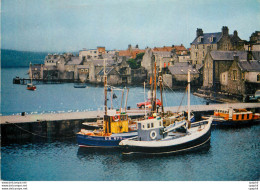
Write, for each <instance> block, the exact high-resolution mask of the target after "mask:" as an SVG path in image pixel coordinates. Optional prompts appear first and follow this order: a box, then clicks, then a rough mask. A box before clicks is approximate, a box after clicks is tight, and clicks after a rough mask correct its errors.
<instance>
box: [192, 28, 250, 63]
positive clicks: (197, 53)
mask: <svg viewBox="0 0 260 190" xmlns="http://www.w3.org/2000/svg"><path fill="white" fill-rule="evenodd" d="M244 44H245V41H243V40H241V39H240V38H239V36H238V32H237V31H236V30H235V31H234V33H233V34H232V35H230V34H229V29H228V27H227V26H223V27H222V32H215V33H203V30H202V29H201V28H197V31H196V37H195V39H194V40H193V42H192V43H191V52H190V53H191V54H190V55H191V61H192V64H204V59H205V56H206V54H207V48H208V47H209V48H210V50H223V51H232V50H244Z"/></svg>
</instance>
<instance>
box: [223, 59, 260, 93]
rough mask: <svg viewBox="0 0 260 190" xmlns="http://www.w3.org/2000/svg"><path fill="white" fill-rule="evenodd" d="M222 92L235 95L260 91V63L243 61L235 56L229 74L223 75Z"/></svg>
mask: <svg viewBox="0 0 260 190" xmlns="http://www.w3.org/2000/svg"><path fill="white" fill-rule="evenodd" d="M220 83H221V91H222V92H227V93H230V94H235V95H243V96H244V97H245V96H246V95H247V94H253V93H255V91H256V90H258V89H260V62H259V61H258V60H247V59H246V60H241V59H239V56H238V55H234V58H233V61H232V64H231V66H230V68H229V70H228V71H227V72H224V73H221V77H220Z"/></svg>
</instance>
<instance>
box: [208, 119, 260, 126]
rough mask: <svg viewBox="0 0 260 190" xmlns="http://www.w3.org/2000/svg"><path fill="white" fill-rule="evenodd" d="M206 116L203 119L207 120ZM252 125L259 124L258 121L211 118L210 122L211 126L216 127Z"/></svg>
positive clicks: (259, 121)
mask: <svg viewBox="0 0 260 190" xmlns="http://www.w3.org/2000/svg"><path fill="white" fill-rule="evenodd" d="M208 118H209V117H208V116H204V117H203V119H208ZM254 123H260V120H259V119H257V120H254V119H252V120H236V121H234V120H225V119H223V118H220V117H213V120H212V125H216V126H241V127H244V126H246V125H252V124H254Z"/></svg>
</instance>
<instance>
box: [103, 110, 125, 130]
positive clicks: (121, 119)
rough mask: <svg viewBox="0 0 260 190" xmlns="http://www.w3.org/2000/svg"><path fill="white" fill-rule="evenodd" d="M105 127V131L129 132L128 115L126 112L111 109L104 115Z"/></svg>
mask: <svg viewBox="0 0 260 190" xmlns="http://www.w3.org/2000/svg"><path fill="white" fill-rule="evenodd" d="M103 129H104V131H105V133H126V132H128V131H129V130H128V116H127V115H126V114H125V113H117V112H116V111H115V110H109V111H108V114H107V115H104V125H103Z"/></svg>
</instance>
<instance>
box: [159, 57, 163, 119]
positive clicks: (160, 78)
mask: <svg viewBox="0 0 260 190" xmlns="http://www.w3.org/2000/svg"><path fill="white" fill-rule="evenodd" d="M162 80H163V79H162V58H161V57H160V76H159V81H160V92H161V103H162V117H163V116H164V109H163V93H162V91H163V88H162Z"/></svg>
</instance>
